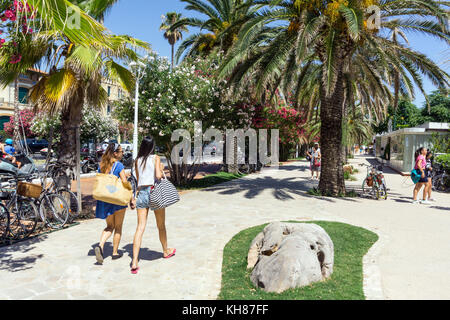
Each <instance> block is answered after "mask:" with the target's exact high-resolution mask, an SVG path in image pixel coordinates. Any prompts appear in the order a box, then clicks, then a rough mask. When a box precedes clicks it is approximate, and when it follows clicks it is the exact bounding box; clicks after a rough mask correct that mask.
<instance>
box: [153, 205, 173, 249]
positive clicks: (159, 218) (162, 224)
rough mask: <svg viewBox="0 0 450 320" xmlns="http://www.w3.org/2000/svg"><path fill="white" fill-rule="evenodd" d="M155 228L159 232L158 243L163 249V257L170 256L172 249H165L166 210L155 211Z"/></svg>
mask: <svg viewBox="0 0 450 320" xmlns="http://www.w3.org/2000/svg"><path fill="white" fill-rule="evenodd" d="M155 218H156V226H157V227H158V232H159V241H161V245H162V248H163V253H164V257H167V256H168V255H170V254H171V253H172V252H173V250H174V249H172V248H167V233H166V209H160V210H156V211H155Z"/></svg>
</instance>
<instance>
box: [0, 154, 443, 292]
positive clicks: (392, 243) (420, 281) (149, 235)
mask: <svg viewBox="0 0 450 320" xmlns="http://www.w3.org/2000/svg"><path fill="white" fill-rule="evenodd" d="M352 162H353V163H355V164H357V163H362V162H366V158H363V157H361V158H357V159H355V160H352ZM364 174H365V170H361V173H360V174H358V178H359V180H360V181H362V178H363V176H364ZM386 176H387V183H388V185H389V187H390V188H391V189H392V190H391V197H390V199H389V200H387V201H375V200H371V199H359V198H358V199H330V198H324V199H321V198H314V197H310V196H308V195H307V194H306V191H307V190H308V189H310V188H311V187H312V186H314V185H317V182H315V181H314V182H312V181H310V180H309V179H308V177H309V170H308V169H307V165H306V163H305V162H296V163H290V164H287V165H284V166H281V167H280V169H279V170H274V169H268V170H265V171H264V172H263V173H261V174H258V175H251V176H249V177H246V178H244V179H241V180H235V181H232V182H228V183H225V184H222V185H218V186H215V187H212V188H210V189H208V190H204V191H195V192H190V193H187V194H183V196H182V200H181V201H180V202H179V203H178V204H176V205H175V206H173V207H171V208H169V209H168V212H167V218H166V220H167V221H166V222H167V229H168V236H169V245H170V246H171V247H175V248H177V254H176V256H175V257H173V258H171V259H168V260H166V259H162V252H161V246H160V243H159V240H158V235H157V229H156V224H155V221H154V219H150V220H149V224H148V227H147V230H146V233H145V235H144V239H143V249H142V250H141V263H140V267H141V270H140V271H139V274H138V275H132V274H130V271H129V264H130V261H131V253H132V240H133V235H134V231H135V228H136V214H135V212H133V211H129V212H128V213H127V215H126V218H125V223H124V230H123V238H122V242H121V249H122V250H124V253H125V254H124V257H123V258H122V259H120V260H116V261H112V260H111V258H110V257H108V258H106V259H105V262H104V264H103V265H102V266H100V265H96V264H95V257H94V250H93V247H94V246H95V245H96V244H98V240H99V238H100V233H101V231H102V229H103V228H104V222H103V221H100V220H91V221H86V222H83V223H82V224H81V225H79V226H76V227H73V228H70V229H67V230H64V231H60V232H55V233H52V234H49V235H46V236H43V237H40V238H38V239H33V240H29V241H26V242H22V243H19V244H16V245H13V246H10V247H6V248H2V249H0V279H1V282H2V286H1V287H0V299H194V300H197V299H215V298H216V297H217V295H218V293H219V291H220V286H221V267H222V253H223V248H224V246H225V244H226V243H227V242H228V241H229V240H230V239H231V238H232V237H233V236H234V235H236V234H237V233H238V232H240V231H241V230H243V229H246V228H249V227H252V226H256V225H260V224H263V223H267V222H271V221H282V220H333V221H340V222H345V223H350V224H353V225H357V226H362V227H365V228H367V229H369V230H372V231H374V232H376V233H378V234H379V235H380V241H379V242H377V244H376V245H375V246H374V247H373V248H372V249H371V250H370V252H369V254H368V255H367V256H366V257H365V259H364V262H365V267H364V272H365V275H366V278H365V293H366V296H367V298H369V299H380V298H383V299H450V255H449V254H448V253H449V252H450V233H449V232H448V230H449V229H450V197H449V195H448V194H436V195H435V198H436V199H437V200H438V202H437V203H436V204H434V205H431V206H425V205H413V204H411V203H410V194H411V190H412V186H411V184H412V183H411V182H410V180H408V178H406V177H401V176H400V175H397V174H395V173H393V172H390V173H387V174H386ZM360 181H358V182H356V183H354V185H358V186H359V185H360V184H361V182H360ZM349 185H351V183H350V184H349ZM150 218H152V217H151V216H150ZM111 252H112V246H111V245H107V246H106V247H105V255H106V256H110V254H111Z"/></svg>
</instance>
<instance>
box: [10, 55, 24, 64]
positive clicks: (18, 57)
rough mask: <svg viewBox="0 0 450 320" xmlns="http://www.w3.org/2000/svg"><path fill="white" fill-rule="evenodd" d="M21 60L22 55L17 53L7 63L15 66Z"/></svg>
mask: <svg viewBox="0 0 450 320" xmlns="http://www.w3.org/2000/svg"><path fill="white" fill-rule="evenodd" d="M21 60H22V55H21V54H20V53H18V54H16V55H14V56H12V57H11V60H10V61H9V63H11V64H16V63H19V62H20V61H21Z"/></svg>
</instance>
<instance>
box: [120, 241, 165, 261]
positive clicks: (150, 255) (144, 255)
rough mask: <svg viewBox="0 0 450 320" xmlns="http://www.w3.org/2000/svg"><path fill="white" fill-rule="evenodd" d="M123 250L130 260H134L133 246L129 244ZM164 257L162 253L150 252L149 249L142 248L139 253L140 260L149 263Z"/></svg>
mask: <svg viewBox="0 0 450 320" xmlns="http://www.w3.org/2000/svg"><path fill="white" fill-rule="evenodd" d="M123 249H124V250H125V251H126V252H127V253H128V256H129V257H130V259H132V258H133V244H132V243H130V244H127V245H126V246H125V247H123ZM163 257H164V255H163V253H162V252H156V251H153V250H149V249H147V248H141V250H140V251H139V260H147V261H153V260H158V259H162V258H163Z"/></svg>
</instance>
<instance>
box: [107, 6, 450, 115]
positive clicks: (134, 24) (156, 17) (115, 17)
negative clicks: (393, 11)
mask: <svg viewBox="0 0 450 320" xmlns="http://www.w3.org/2000/svg"><path fill="white" fill-rule="evenodd" d="M185 6H186V3H183V2H181V1H180V0H121V1H119V2H118V4H117V5H115V6H114V7H113V8H112V10H111V11H110V12H109V14H108V16H107V17H106V19H105V25H106V27H107V28H109V29H110V30H111V31H112V32H113V33H115V34H128V35H130V36H133V37H135V38H138V39H141V40H144V41H147V42H149V43H150V44H151V46H152V49H153V50H154V51H156V52H158V53H159V54H160V55H162V56H166V57H170V46H169V43H168V42H167V40H165V39H164V38H163V32H161V31H159V26H160V25H161V15H163V14H165V13H167V12H170V11H176V12H179V13H182V14H183V16H185V17H192V16H195V14H196V13H195V12H193V11H188V10H185V9H184V8H185ZM197 17H201V16H200V15H197ZM190 32H191V30H190ZM188 36H189V33H188V34H185V35H184V37H185V38H187V37H188ZM407 36H408V38H409V41H410V44H411V47H412V48H413V49H415V50H417V51H420V52H422V53H425V54H426V55H428V56H429V57H430V58H431V59H433V60H434V61H435V62H436V63H438V64H439V65H440V66H441V67H443V68H444V65H443V62H444V61H445V60H449V59H450V49H449V48H448V46H447V45H446V44H445V43H444V42H441V41H437V40H434V39H430V38H428V37H424V36H419V35H417V34H414V33H409V34H407ZM179 43H180V42H179ZM179 43H178V44H179ZM178 44H177V45H178ZM175 50H176V49H175ZM444 70H446V71H447V72H448V73H450V63H447V64H446V65H445V68H444ZM433 90H435V87H434V86H433V84H432V83H431V82H429V81H428V80H426V79H425V91H426V92H428V93H430V92H431V91H433ZM424 101H425V98H424V97H423V95H422V94H421V93H420V92H419V91H418V89H417V90H416V100H415V104H416V105H417V106H418V107H422V106H423V103H424Z"/></svg>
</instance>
